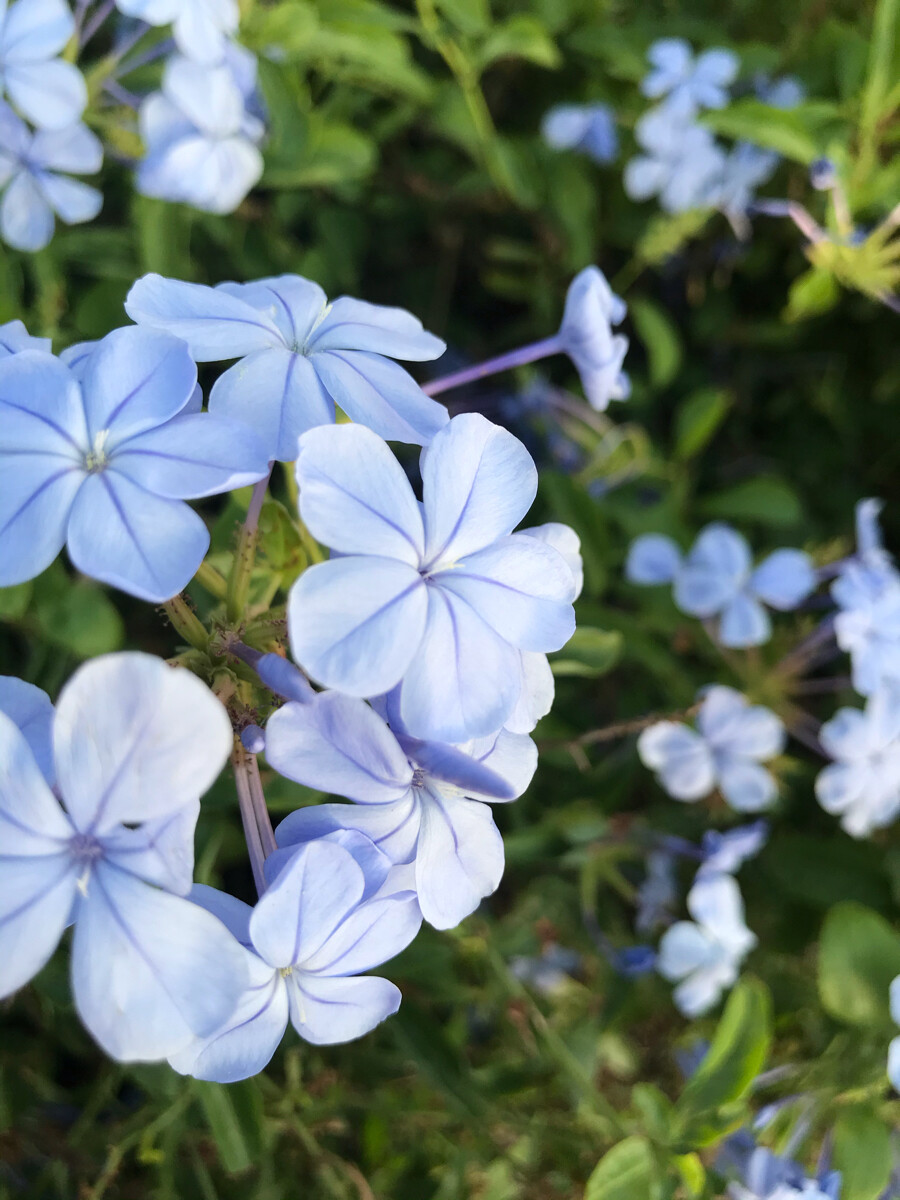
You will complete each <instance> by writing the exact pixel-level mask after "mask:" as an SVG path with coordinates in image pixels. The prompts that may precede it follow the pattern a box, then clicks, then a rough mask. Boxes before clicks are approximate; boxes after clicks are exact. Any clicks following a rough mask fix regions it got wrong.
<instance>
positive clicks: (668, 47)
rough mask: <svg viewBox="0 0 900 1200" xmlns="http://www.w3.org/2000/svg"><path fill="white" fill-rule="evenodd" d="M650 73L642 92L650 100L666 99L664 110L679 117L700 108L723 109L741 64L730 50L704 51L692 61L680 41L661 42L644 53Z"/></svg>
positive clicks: (644, 82)
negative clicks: (666, 109) (667, 109)
mask: <svg viewBox="0 0 900 1200" xmlns="http://www.w3.org/2000/svg"><path fill="white" fill-rule="evenodd" d="M647 58H648V60H649V62H650V64H651V66H652V68H653V69H652V70H651V71H650V72H649V73H648V74H647V75H646V76H645V77H644V79H643V81H642V83H641V91H642V92H643V93H644V95H645V96H649V97H650V99H651V100H658V99H660V97H662V96H665V97H666V107H667V108H670V109H671V110H672V111H673V112H676V113H678V114H680V115H682V116H693V115H694V113H696V112H697V110H698V109H701V108H724V107H725V105H726V104H727V103H728V91H727V89H728V87H729V86H730V84H732V83H733V82H734V80H735V78H736V77H737V73H738V68H739V67H740V60H739V59H738V57H737V55H736V54H732V52H731V51H730V50H722V49H713V50H704V51H703V53H702V54H699V55H697V57H696V58H695V57H694V54H693V52H692V50H691V47H690V46H689V44H688V43H687V42H686V41H684V40H683V39H682V38H660V39H659V41H656V42H654V43H653V44H652V46H651V47H650V49H649V50H648V51H647Z"/></svg>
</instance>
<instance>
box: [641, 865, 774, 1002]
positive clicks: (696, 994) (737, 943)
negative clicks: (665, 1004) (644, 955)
mask: <svg viewBox="0 0 900 1200" xmlns="http://www.w3.org/2000/svg"><path fill="white" fill-rule="evenodd" d="M687 907H688V912H689V913H690V914H691V916H692V917H693V918H694V920H693V921H677V922H676V923H675V924H674V925H673V926H672V927H671V928H670V929H667V930H666V932H665V933H664V934H663V936H662V940H661V941H660V943H659V957H658V959H657V964H656V965H657V970H658V971H659V973H660V974H661V975H662V976H663V977H664V978H666V979H669V980H672V981H674V980H680V982H679V984H678V987H676V989H675V992H674V999H675V1003H676V1004H677V1006H678V1008H679V1009H680V1011H681V1012H683V1013H684V1015H685V1016H687V1017H696V1016H699V1015H700V1014H701V1013H705V1012H707V1011H708V1010H709V1009H710V1008H712V1006H713V1005H714V1004H715V1003H716V1001H717V1000H718V999H719V997H720V996H721V994H722V992H723V991H725V990H726V989H727V988H730V987H731V985H732V984H733V983H734V982H735V980H736V979H737V977H738V973H739V971H740V967H741V963H742V962H743V960H744V959H745V958H746V956H747V955H748V954H749V953H750V951H751V950H752V949H753V947H754V946H755V945H756V937H755V935H754V934H753V933H751V932H750V930H749V929H748V928H747V926H746V924H745V923H744V903H743V900H742V899H741V892H740V889H739V887H738V885H737V883H735V881H734V879H732V877H731V876H730V875H704V876H702V877H701V878H698V879H697V881H696V882H695V883H694V886H693V887H692V888H691V890H690V892H688V897H687Z"/></svg>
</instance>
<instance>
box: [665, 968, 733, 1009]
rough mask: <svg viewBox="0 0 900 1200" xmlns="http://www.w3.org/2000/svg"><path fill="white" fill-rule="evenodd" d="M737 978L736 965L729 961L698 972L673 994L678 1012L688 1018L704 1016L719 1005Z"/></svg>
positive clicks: (681, 984) (680, 985)
mask: <svg viewBox="0 0 900 1200" xmlns="http://www.w3.org/2000/svg"><path fill="white" fill-rule="evenodd" d="M737 976H738V968H737V966H736V964H734V963H733V962H730V961H729V960H727V959H726V960H724V961H720V962H717V963H714V964H713V965H712V966H711V967H708V968H706V969H702V970H699V971H696V972H695V973H694V974H693V975H691V976H690V977H689V978H687V979H685V980H684V981H683V982H682V983H680V984H679V985H678V987H677V988H676V989H675V991H674V992H673V993H672V997H673V999H674V1001H675V1004H676V1007H677V1008H678V1011H679V1012H681V1013H683V1014H684V1015H685V1016H686V1017H700V1016H703V1014H704V1013H707V1012H709V1010H710V1009H711V1008H712V1007H713V1006H714V1005H715V1004H716V1003H717V1001H718V1000H719V997H720V996H721V995H722V992H723V991H725V989H726V988H730V987H731V985H732V984H733V983H734V982H735V980H736V979H737Z"/></svg>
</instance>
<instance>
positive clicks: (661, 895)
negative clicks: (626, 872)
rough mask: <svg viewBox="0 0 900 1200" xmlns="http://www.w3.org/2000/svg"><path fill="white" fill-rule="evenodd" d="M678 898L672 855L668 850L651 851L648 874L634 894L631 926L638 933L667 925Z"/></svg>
mask: <svg viewBox="0 0 900 1200" xmlns="http://www.w3.org/2000/svg"><path fill="white" fill-rule="evenodd" d="M677 899H678V884H677V881H676V879H675V856H674V854H671V853H670V852H669V851H668V850H654V851H653V853H652V854H648V855H647V874H646V875H645V876H644V880H643V882H642V883H641V885H640V887H639V888H638V893H637V904H638V911H637V915H636V916H635V919H634V927H635V929H636V930H637V931H638V933H650V932H652V931H653V930H654V929H656V928H658V927H659V926H660V925H668V924H669V921H670V920H671V916H670V914H671V911H672V909H673V908H674V907H675V902H676V900H677Z"/></svg>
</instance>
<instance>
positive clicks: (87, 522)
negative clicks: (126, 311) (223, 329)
mask: <svg viewBox="0 0 900 1200" xmlns="http://www.w3.org/2000/svg"><path fill="white" fill-rule="evenodd" d="M196 382H197V373H196V368H195V366H194V364H193V362H192V361H191V358H190V355H189V354H188V352H187V348H186V347H185V345H184V343H183V342H180V341H178V340H177V339H176V338H172V337H168V336H167V335H165V334H160V333H152V332H150V331H149V330H143V329H133V328H132V329H119V330H116V331H115V332H114V333H111V334H109V335H108V336H107V337H105V338H104V339H103V340H102V341H101V342H99V343H97V346H96V348H95V349H94V350H93V351H92V352H91V353H90V354H89V356H88V357H87V358H86V359H84V360H83V361H82V363H81V365H80V367H79V368H78V374H77V375H76V373H75V372H73V370H72V369H70V368H69V367H67V366H66V365H65V364H64V363H62V362H60V361H59V360H58V359H56V358H54V357H53V356H52V355H50V354H44V353H41V352H39V351H33V350H25V351H22V352H20V353H18V354H14V355H11V356H10V357H8V358H6V359H3V360H2V361H0V474H2V478H3V487H2V490H0V587H7V586H9V585H11V584H16V583H23V582H24V581H25V580H27V579H32V578H33V577H34V576H35V575H38V574H39V573H40V572H41V571H43V570H44V568H45V567H47V566H48V565H49V564H50V563H51V562H52V561H53V559H54V558H56V556H57V554H59V552H60V550H61V549H62V547H63V545H67V547H68V551H69V557H70V558H71V560H72V562H73V563H74V565H75V566H76V567H77V568H78V569H79V570H80V571H83V572H84V573H85V574H86V575H90V576H92V577H93V578H95V579H101V580H103V581H104V582H105V583H111V584H113V585H114V586H115V587H119V588H121V589H122V590H123V591H126V592H129V593H130V594H131V595H133V596H138V597H140V598H141V599H143V600H149V601H156V602H158V601H162V600H168V599H169V598H170V597H171V596H173V595H175V593H176V592H178V591H180V590H181V589H182V588H183V587H184V586H185V585H186V584H187V583H188V582H189V580H190V579H191V577H192V576H193V574H194V572H195V571H196V570H197V568H198V567H199V565H200V563H201V562H202V560H203V556H204V554H205V553H206V550H207V547H208V546H209V533H208V531H207V528H206V526H205V524H204V523H203V521H202V520H201V519H200V517H199V516H198V515H197V514H196V513H195V512H193V511H192V510H191V509H190V508H188V506H187V505H186V504H184V503H182V501H183V500H184V499H187V498H196V497H200V496H211V495H215V494H216V493H218V492H224V491H228V490H229V489H231V488H234V487H240V486H242V485H244V484H248V483H252V482H254V481H255V480H257V479H260V478H262V477H263V476H264V475H265V474H266V471H267V469H268V461H267V458H266V455H265V451H264V450H263V449H262V447H261V446H260V445H259V443H258V442H257V441H256V439H255V437H254V435H253V433H252V431H251V430H249V429H247V428H246V427H245V426H241V425H239V424H237V423H236V422H233V421H229V420H226V419H224V418H221V417H215V416H211V415H210V414H207V413H199V412H185V409H186V408H187V406H188V405H189V404H190V402H191V401H192V398H194V397H195V396H196V392H195V388H196Z"/></svg>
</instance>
